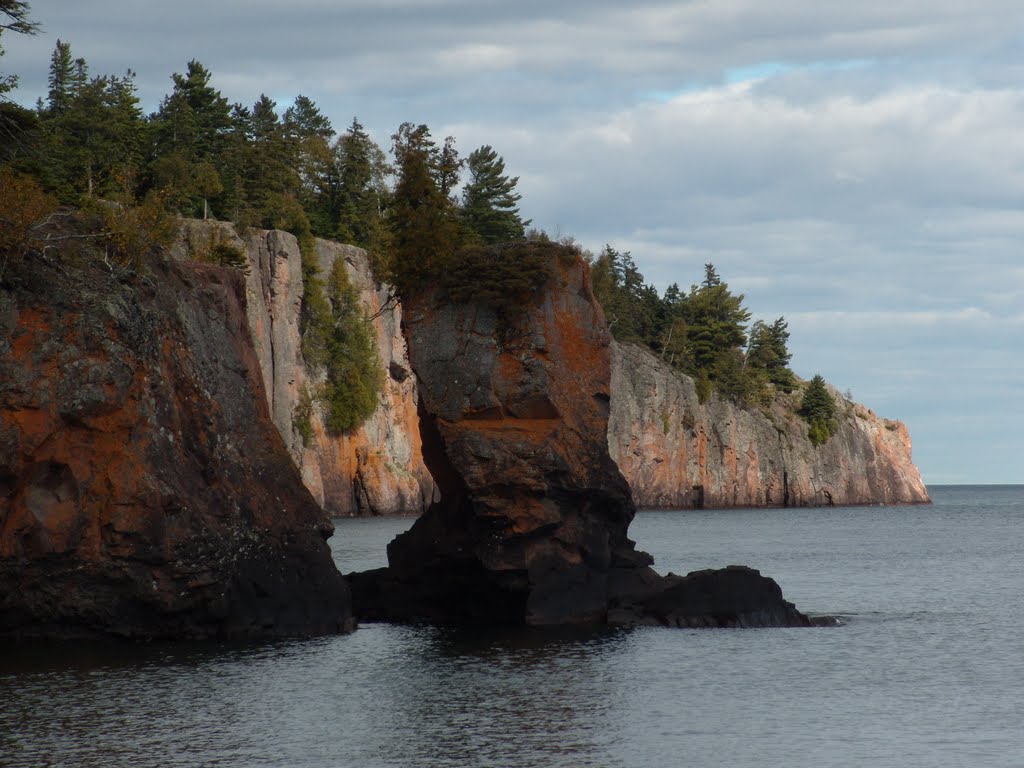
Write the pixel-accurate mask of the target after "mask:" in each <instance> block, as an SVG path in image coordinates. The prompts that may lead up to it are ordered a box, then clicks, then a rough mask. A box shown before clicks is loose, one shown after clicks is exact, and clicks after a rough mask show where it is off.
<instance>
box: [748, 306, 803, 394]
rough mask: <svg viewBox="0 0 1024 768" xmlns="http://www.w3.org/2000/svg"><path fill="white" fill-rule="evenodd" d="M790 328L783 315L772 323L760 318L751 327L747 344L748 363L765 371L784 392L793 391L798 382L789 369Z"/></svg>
mask: <svg viewBox="0 0 1024 768" xmlns="http://www.w3.org/2000/svg"><path fill="white" fill-rule="evenodd" d="M788 329H789V326H788V324H787V323H786V320H785V318H782V317H780V318H778V319H777V320H775V321H774V322H773V323H772V324H771V325H768V324H766V323H763V322H761V321H760V320H758V321H757V322H755V323H754V324H753V326H751V328H750V343H749V344H748V345H747V365H748V366H750V367H752V368H756V369H760V370H763V371H765V373H766V374H767V377H768V380H769V381H770V382H771V383H772V384H773V385H774V386H775V387H777V388H778V389H780V390H782V391H783V392H790V391H792V389H793V387H794V386H795V384H796V380H795V378H794V376H793V372H792V371H791V370H790V369H789V360H790V352H789V348H788V346H787V342H788V341H789V330H788Z"/></svg>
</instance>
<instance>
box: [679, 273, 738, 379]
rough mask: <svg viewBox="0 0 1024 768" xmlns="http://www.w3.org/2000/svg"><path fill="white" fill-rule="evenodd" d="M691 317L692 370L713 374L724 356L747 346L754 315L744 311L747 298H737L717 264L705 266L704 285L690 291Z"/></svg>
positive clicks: (689, 319)
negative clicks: (721, 276) (717, 270)
mask: <svg viewBox="0 0 1024 768" xmlns="http://www.w3.org/2000/svg"><path fill="white" fill-rule="evenodd" d="M687 314H688V317H687V321H688V324H689V348H688V356H689V358H690V359H689V361H688V362H689V364H690V366H692V370H697V369H701V368H703V369H707V370H709V371H713V370H714V367H715V361H716V359H717V358H718V356H719V355H720V354H723V353H725V352H726V351H728V350H732V349H735V348H737V347H742V346H743V345H744V344H746V341H747V336H746V332H745V327H746V323H747V321H748V320H750V312H748V311H747V310H746V309H745V308H744V307H743V294H740V295H739V296H733V295H732V293H731V292H730V291H729V286H728V285H727V284H726V283H724V282H723V281H722V279H721V278H720V277H719V276H718V273H717V272H716V271H715V267H714V265H713V264H705V265H704V281H703V282H702V283H701V285H700V286H699V287H698V286H696V285H695V286H692V287H691V288H690V295H689V298H688V300H687Z"/></svg>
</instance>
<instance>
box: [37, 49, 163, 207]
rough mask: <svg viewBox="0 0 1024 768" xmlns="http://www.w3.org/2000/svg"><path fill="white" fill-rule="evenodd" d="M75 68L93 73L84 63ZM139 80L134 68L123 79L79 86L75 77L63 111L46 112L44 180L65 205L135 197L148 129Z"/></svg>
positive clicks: (96, 79) (115, 78) (91, 82)
mask: <svg viewBox="0 0 1024 768" xmlns="http://www.w3.org/2000/svg"><path fill="white" fill-rule="evenodd" d="M79 62H81V60H79ZM75 69H76V73H82V72H87V71H88V68H87V66H86V65H85V63H84V62H81V63H76V67H75ZM134 78H135V73H134V72H132V71H131V70H129V71H128V72H127V73H126V74H125V75H124V77H116V76H110V77H108V76H103V77H95V78H92V79H91V80H89V81H87V82H86V83H85V84H80V83H79V82H78V80H79V77H78V74H76V75H75V76H74V77H73V78H72V86H71V90H70V91H69V93H68V95H69V99H68V100H67V103H66V105H65V106H64V108H63V110H62V111H59V112H55V113H54V114H52V115H51V114H49V113H47V115H46V126H47V129H48V133H49V144H48V146H47V154H48V157H47V162H46V169H45V171H46V173H45V176H46V179H47V185H48V186H50V187H51V188H52V189H54V190H56V191H57V192H58V194H59V196H60V197H61V198H62V199H64V200H65V201H71V200H73V199H74V197H75V196H76V195H86V196H87V197H111V196H122V197H123V196H125V195H131V194H133V193H134V190H135V182H136V177H137V174H138V170H139V167H140V165H141V162H142V153H141V136H142V132H143V129H144V123H143V117H142V111H141V110H140V109H139V100H138V97H137V96H136V93H135V80H134Z"/></svg>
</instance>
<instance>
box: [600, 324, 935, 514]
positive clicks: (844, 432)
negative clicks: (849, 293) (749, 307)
mask: <svg viewBox="0 0 1024 768" xmlns="http://www.w3.org/2000/svg"><path fill="white" fill-rule="evenodd" d="M833 396H834V397H835V399H836V403H837V404H838V405H839V409H840V417H839V430H838V431H837V432H836V434H834V435H833V436H832V437H831V438H830V439H829V440H828V441H827V442H826V443H824V444H823V445H821V446H817V447H815V446H814V445H813V444H811V442H810V440H809V439H808V438H807V424H806V422H805V421H803V420H802V419H801V418H800V417H799V416H797V415H796V414H795V413H794V402H793V401H792V400H791V399H788V398H786V397H784V396H780V397H778V398H776V400H775V402H773V404H772V405H771V407H770V408H769V409H768V410H767V411H766V412H761V411H759V410H756V409H751V408H740V407H737V406H736V405H734V404H732V403H730V402H727V401H723V400H720V399H719V398H717V397H712V399H711V400H710V401H709V402H708V403H706V404H704V405H701V404H700V403H699V402H698V400H697V393H696V390H695V388H694V385H693V382H692V380H691V379H689V378H688V377H686V376H683V375H680V374H677V373H676V372H674V371H673V370H672V369H671V368H669V366H668V365H666V364H664V363H663V362H662V361H660V360H659V359H658V358H657V357H655V356H654V355H652V354H650V353H649V352H647V351H646V350H644V349H642V348H640V347H638V346H636V345H632V344H618V343H614V344H613V345H612V408H611V415H610V418H609V420H608V445H609V448H610V450H611V454H612V457H613V458H614V459H615V461H616V462H617V463H618V465H619V467H620V468H621V469H622V472H623V474H624V475H625V476H626V479H627V480H628V481H629V484H630V487H631V488H632V489H633V498H634V500H635V501H636V503H637V505H638V506H641V507H681V508H685V507H736V506H803V505H828V504H915V503H926V502H928V501H929V498H928V491H927V489H926V488H925V486H924V483H923V482H922V480H921V474H920V472H919V471H918V469H917V467H916V466H914V463H913V461H912V459H911V445H910V435H909V434H908V432H907V428H906V427H905V426H904V425H903V424H902V423H901V422H898V421H890V420H888V419H882V418H879V417H878V416H876V415H875V414H874V412H872V411H870V410H868V409H867V408H865V407H864V406H862V405H859V404H857V403H853V402H850V401H848V400H846V399H845V398H844V397H843V396H842V395H841V394H839V393H838V392H836V391H833Z"/></svg>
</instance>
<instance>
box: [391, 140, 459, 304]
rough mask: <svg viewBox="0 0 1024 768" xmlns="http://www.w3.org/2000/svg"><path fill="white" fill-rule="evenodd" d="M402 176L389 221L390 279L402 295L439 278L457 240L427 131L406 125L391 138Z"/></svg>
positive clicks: (456, 230) (437, 161)
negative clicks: (391, 240)
mask: <svg viewBox="0 0 1024 768" xmlns="http://www.w3.org/2000/svg"><path fill="white" fill-rule="evenodd" d="M391 138H392V140H393V142H394V144H393V149H392V151H393V152H394V155H395V161H396V167H397V171H398V183H397V184H396V185H395V192H394V196H393V198H392V201H391V208H390V211H389V219H390V223H391V232H392V237H393V245H392V254H391V264H390V270H389V272H390V274H389V276H390V278H391V281H392V282H393V283H394V285H395V287H396V288H397V289H398V291H399V293H400V294H402V295H409V294H410V293H412V292H414V291H416V290H418V289H420V288H422V287H423V286H424V285H425V284H427V283H428V282H430V281H431V280H433V279H435V278H436V277H437V276H438V275H439V274H441V272H442V270H443V269H444V266H445V263H446V262H447V261H448V259H449V258H450V257H451V255H452V252H453V251H454V249H455V246H456V244H457V240H458V227H457V225H456V223H455V216H454V210H453V206H452V204H451V201H450V200H449V199H448V197H446V196H445V195H444V193H442V191H441V188H440V186H439V185H438V182H437V169H438V163H439V160H438V157H439V152H438V149H437V145H436V144H435V143H434V141H433V140H432V139H431V137H430V129H429V128H427V126H426V125H418V126H414V125H413V124H412V123H403V124H402V125H401V126H399V128H398V131H397V132H396V133H395V134H394V135H393V136H392V137H391Z"/></svg>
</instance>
